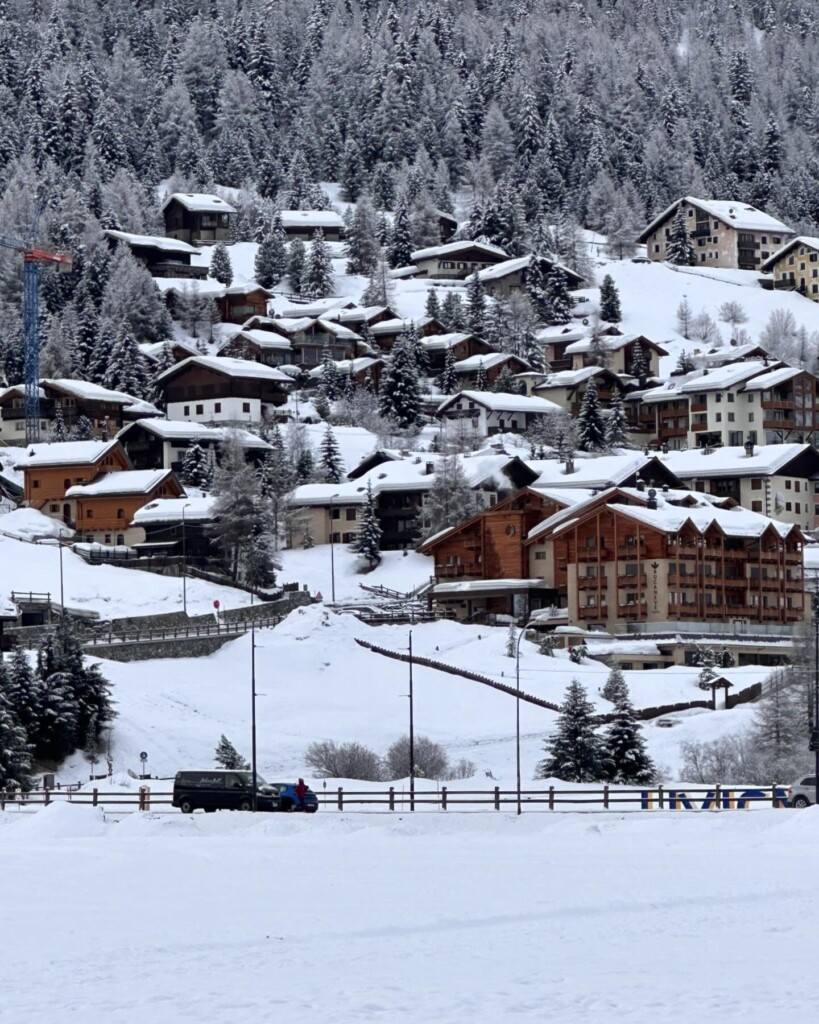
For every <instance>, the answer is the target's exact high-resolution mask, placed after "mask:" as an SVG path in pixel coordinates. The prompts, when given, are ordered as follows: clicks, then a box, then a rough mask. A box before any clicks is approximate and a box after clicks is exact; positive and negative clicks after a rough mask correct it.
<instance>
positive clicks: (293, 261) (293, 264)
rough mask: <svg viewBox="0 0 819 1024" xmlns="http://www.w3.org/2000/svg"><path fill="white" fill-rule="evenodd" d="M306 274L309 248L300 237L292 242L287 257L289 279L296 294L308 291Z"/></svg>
mask: <svg viewBox="0 0 819 1024" xmlns="http://www.w3.org/2000/svg"><path fill="white" fill-rule="evenodd" d="M306 274H307V248H306V246H305V244H304V242H303V241H302V240H301V239H300V238H294V239H293V241H292V242H291V243H290V253H289V255H288V257H287V280H288V283H289V284H290V288H291V290H292V292H293V294H294V295H301V294H302V292H304V291H306V288H307V285H306V283H305V277H306Z"/></svg>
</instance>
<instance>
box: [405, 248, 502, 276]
mask: <svg viewBox="0 0 819 1024" xmlns="http://www.w3.org/2000/svg"><path fill="white" fill-rule="evenodd" d="M411 258H412V262H413V264H414V265H415V267H416V268H417V271H418V273H417V275H416V276H418V277H435V278H449V279H451V280H460V281H463V280H465V279H466V278H467V277H469V275H470V274H474V273H475V272H476V271H479V270H485V269H486V268H487V267H494V266H495V264H496V263H501V262H503V261H504V260H508V259H509V254H508V253H507V252H506V251H505V250H504V249H500V248H499V247H498V246H497V245H490V244H489V243H488V242H470V241H463V242H447V243H446V245H433V246H430V247H428V248H426V249H417V250H416V251H415V252H414V253H412V256H411Z"/></svg>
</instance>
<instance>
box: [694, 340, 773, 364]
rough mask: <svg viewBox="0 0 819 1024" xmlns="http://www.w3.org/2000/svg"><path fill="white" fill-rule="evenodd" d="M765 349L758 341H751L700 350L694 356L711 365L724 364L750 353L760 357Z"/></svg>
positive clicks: (734, 361)
mask: <svg viewBox="0 0 819 1024" xmlns="http://www.w3.org/2000/svg"><path fill="white" fill-rule="evenodd" d="M764 351H765V350H764V349H763V348H762V346H761V345H758V344H756V342H749V343H748V344H747V345H733V344H731V345H727V346H726V347H725V348H715V349H711V351H710V352H700V353H698V354H697V355H695V356H693V358H694V359H696V360H701V361H702V362H703V363H707V364H708V365H709V366H724V365H725V363H737V362H739V361H740V360H742V359H747V358H748V356H750V355H754V356H757V357H758V356H759V355H760V354H761V353H762V352H764ZM770 358H771V362H776V360H775V359H774V358H773V357H770Z"/></svg>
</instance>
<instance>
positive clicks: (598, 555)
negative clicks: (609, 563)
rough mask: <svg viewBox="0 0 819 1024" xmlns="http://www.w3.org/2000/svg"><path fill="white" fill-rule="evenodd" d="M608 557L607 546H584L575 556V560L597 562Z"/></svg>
mask: <svg viewBox="0 0 819 1024" xmlns="http://www.w3.org/2000/svg"><path fill="white" fill-rule="evenodd" d="M608 557H609V551H608V548H594V550H592V549H591V548H586V549H584V551H583V552H582V553H581V554H579V555H578V556H577V560H578V562H599V561H600V560H601V559H603V560H606V559H608Z"/></svg>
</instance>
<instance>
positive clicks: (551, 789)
mask: <svg viewBox="0 0 819 1024" xmlns="http://www.w3.org/2000/svg"><path fill="white" fill-rule="evenodd" d="M554 809H555V787H554V786H549V810H550V811H553V810H554Z"/></svg>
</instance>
